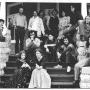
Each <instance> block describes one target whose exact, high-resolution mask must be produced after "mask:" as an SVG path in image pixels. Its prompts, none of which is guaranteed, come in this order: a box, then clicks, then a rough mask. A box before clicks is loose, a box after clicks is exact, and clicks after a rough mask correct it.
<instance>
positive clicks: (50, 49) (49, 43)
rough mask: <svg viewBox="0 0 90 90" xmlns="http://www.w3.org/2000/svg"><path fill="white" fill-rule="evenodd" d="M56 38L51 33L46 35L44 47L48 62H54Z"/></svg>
mask: <svg viewBox="0 0 90 90" xmlns="http://www.w3.org/2000/svg"><path fill="white" fill-rule="evenodd" d="M55 47H56V40H55V38H54V36H53V35H52V34H49V35H48V39H47V40H46V42H45V45H44V48H45V49H46V52H47V55H48V60H49V62H52V61H54V62H56V48H55Z"/></svg>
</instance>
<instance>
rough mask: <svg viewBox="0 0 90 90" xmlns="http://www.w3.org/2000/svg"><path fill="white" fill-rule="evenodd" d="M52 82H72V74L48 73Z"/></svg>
mask: <svg viewBox="0 0 90 90" xmlns="http://www.w3.org/2000/svg"><path fill="white" fill-rule="evenodd" d="M50 77H51V80H52V82H72V81H73V80H74V75H69V74H50Z"/></svg>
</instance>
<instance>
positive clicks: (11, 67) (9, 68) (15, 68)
mask: <svg viewBox="0 0 90 90" xmlns="http://www.w3.org/2000/svg"><path fill="white" fill-rule="evenodd" d="M5 69H17V67H6V68H5Z"/></svg>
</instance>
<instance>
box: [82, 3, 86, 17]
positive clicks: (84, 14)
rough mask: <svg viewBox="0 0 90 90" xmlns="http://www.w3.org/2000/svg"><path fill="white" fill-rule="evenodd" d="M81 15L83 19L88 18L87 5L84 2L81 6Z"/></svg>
mask: <svg viewBox="0 0 90 90" xmlns="http://www.w3.org/2000/svg"><path fill="white" fill-rule="evenodd" d="M81 13H82V16H83V18H85V17H86V16H87V3H86V2H82V4H81Z"/></svg>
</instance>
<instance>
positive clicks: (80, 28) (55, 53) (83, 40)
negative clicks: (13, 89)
mask: <svg viewBox="0 0 90 90" xmlns="http://www.w3.org/2000/svg"><path fill="white" fill-rule="evenodd" d="M70 8H71V13H70V15H68V16H66V12H65V11H64V10H62V17H60V18H59V17H58V15H57V14H58V12H57V10H56V9H53V10H52V12H51V15H49V14H48V15H46V16H45V15H44V16H43V14H41V12H40V13H39V15H38V12H37V11H34V12H33V17H31V18H30V19H29V24H28V26H27V21H26V16H25V15H23V8H20V9H19V13H18V14H17V15H16V17H15V18H16V19H15V28H16V36H15V38H16V53H18V52H19V40H20V51H21V52H22V50H24V53H25V56H24V58H23V56H22V57H21V61H22V59H23V60H24V63H23V64H24V65H23V64H22V67H23V66H24V67H28V68H29V69H31V68H32V66H31V63H32V62H33V63H34V65H33V67H34V68H33V70H32V75H31V79H30V83H29V88H50V87H51V78H50V76H49V74H48V73H47V71H46V69H45V63H46V62H57V66H54V67H53V68H59V69H62V67H63V63H64V64H65V66H66V68H67V73H70V72H71V70H72V67H74V77H75V78H74V80H75V84H78V85H79V80H80V79H79V75H80V69H81V68H82V67H84V66H87V65H88V64H89V62H90V59H89V57H90V34H89V33H90V9H88V12H89V14H88V16H86V18H85V19H83V17H82V16H81V15H80V14H79V13H77V12H76V11H75V7H74V6H73V5H71V6H70ZM80 20H81V21H80ZM27 27H28V30H27ZM25 30H26V31H25ZM27 64H28V65H27Z"/></svg>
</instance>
